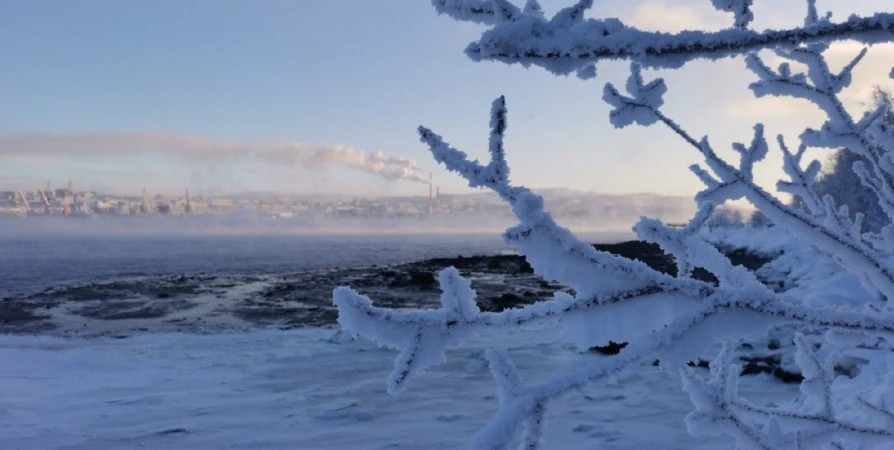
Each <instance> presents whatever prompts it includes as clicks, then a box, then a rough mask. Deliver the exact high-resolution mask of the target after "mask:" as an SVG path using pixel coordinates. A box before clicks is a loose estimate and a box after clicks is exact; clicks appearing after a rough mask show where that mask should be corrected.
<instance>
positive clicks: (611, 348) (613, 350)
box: [590, 341, 627, 355]
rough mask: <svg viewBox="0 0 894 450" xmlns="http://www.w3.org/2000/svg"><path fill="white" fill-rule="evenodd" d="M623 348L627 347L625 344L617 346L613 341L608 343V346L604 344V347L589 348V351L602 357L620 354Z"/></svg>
mask: <svg viewBox="0 0 894 450" xmlns="http://www.w3.org/2000/svg"><path fill="white" fill-rule="evenodd" d="M624 347H627V343H626V342H621V343H620V344H619V343H617V342H614V341H609V342H608V344H606V345H596V346H593V347H590V351H591V352H596V353H600V354H603V355H617V354H618V353H621V350H623V349H624Z"/></svg>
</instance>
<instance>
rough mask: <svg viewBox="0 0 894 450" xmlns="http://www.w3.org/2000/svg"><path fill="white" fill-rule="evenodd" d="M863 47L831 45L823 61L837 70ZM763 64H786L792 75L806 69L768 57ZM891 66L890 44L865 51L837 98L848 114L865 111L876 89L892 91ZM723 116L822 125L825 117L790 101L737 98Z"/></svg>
mask: <svg viewBox="0 0 894 450" xmlns="http://www.w3.org/2000/svg"><path fill="white" fill-rule="evenodd" d="M862 48H863V46H862V45H861V44H859V43H857V42H852V41H848V42H842V43H836V44H834V45H832V46H831V47H830V48H829V50H827V51H826V53H825V56H826V61H827V62H828V64H829V67H830V68H831V69H832V70H833V71H838V70H841V68H842V67H844V66H845V65H846V64H848V63H849V62H850V61H851V60H852V59H853V58H854V57H855V56H856V55H857V54H859V53H860V50H861V49H862ZM764 62H765V63H766V64H767V65H768V66H770V67H771V68H774V69H775V68H777V67H778V66H779V64H780V63H783V62H788V63H790V65H791V66H792V69H793V70H794V71H804V70H806V67H804V66H803V65H801V64H799V63H795V62H793V61H791V60H787V59H784V58H782V57H779V56H776V55H775V54H770V55H768V56H766V57H764ZM891 64H894V44H883V45H876V46H873V47H871V48H870V49H869V51H868V53H867V54H866V56H865V57H864V58H863V60H862V61H861V62H860V64H858V65H857V67H856V68H855V69H854V72H853V80H852V82H851V85H850V86H849V87H847V88H845V89H844V90H843V91H842V92H841V94H840V95H839V98H840V99H841V101H842V102H844V105H845V107H847V108H848V109H849V110H850V112H851V113H852V114H854V115H859V114H861V112H862V111H863V110H865V109H866V108H867V104H868V103H869V102H870V101H871V99H872V92H873V90H874V89H875V87H876V86H881V87H883V88H888V89H894V80H891V79H890V78H889V77H888V74H889V71H890V70H891V68H890V66H891ZM725 113H726V116H727V117H729V118H731V119H739V120H752V121H757V120H767V119H779V118H787V119H796V120H797V121H803V122H817V121H819V122H822V121H823V119H824V117H825V115H824V114H823V113H822V112H821V111H820V110H819V109H818V108H817V107H816V106H814V105H813V104H812V103H810V102H808V101H806V100H802V99H797V98H793V97H763V98H760V99H758V98H755V97H753V96H752V97H750V98H741V99H736V100H733V101H731V102H729V103H728V104H727V107H726V109H725Z"/></svg>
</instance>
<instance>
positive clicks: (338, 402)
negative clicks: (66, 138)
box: [0, 329, 797, 450]
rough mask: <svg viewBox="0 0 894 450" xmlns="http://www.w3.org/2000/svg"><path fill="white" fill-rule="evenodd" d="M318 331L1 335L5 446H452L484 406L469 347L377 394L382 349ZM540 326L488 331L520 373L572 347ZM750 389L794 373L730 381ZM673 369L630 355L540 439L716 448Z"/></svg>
mask: <svg viewBox="0 0 894 450" xmlns="http://www.w3.org/2000/svg"><path fill="white" fill-rule="evenodd" d="M333 333H334V332H333V331H332V330H320V329H311V330H301V331H279V330H275V331H274V330H262V331H254V332H248V333H233V334H210V335H190V334H144V335H139V336H135V337H132V338H127V339H107V338H101V339H62V338H50V337H23V336H0V361H3V363H2V364H0V443H2V445H0V448H3V449H70V450H74V449H85V450H86V449H91V450H93V449H98V450H101V449H132V448H133V449H135V448H178V449H237V448H239V449H253V450H259V449H386V448H387V449H456V448H465V447H466V445H467V442H468V440H469V438H470V436H471V435H472V434H473V433H475V432H476V431H477V430H479V429H480V428H481V427H483V426H484V425H485V424H486V423H487V421H488V420H489V419H490V417H491V415H492V414H493V413H494V412H495V410H496V406H497V404H496V399H495V398H494V392H495V390H494V385H493V381H492V379H491V376H490V374H489V372H488V369H487V363H486V362H485V361H484V360H483V359H482V357H481V350H480V348H476V346H475V344H472V345H471V346H470V347H468V348H464V349H460V350H457V351H454V352H451V353H450V354H449V356H448V360H447V363H446V364H443V365H441V366H438V367H435V368H434V369H433V370H432V371H430V372H428V373H426V374H424V375H422V376H421V377H419V378H417V379H415V380H414V381H413V382H412V385H411V386H410V388H409V389H408V390H407V391H406V392H405V393H404V394H402V395H400V396H391V395H388V394H386V393H385V379H386V377H387V375H388V372H389V371H390V370H391V368H392V364H393V359H394V356H395V352H393V351H390V350H385V349H379V348H376V347H375V346H372V345H371V344H370V343H369V342H368V341H365V340H355V341H350V340H344V339H331V338H332V336H333ZM545 335H549V333H548V329H547V333H546V334H544V332H543V330H541V331H537V330H527V331H517V332H513V333H511V334H509V335H504V336H502V337H499V338H497V337H496V336H493V337H488V336H485V337H482V338H481V339H480V340H478V341H476V342H477V343H478V344H479V345H480V344H482V343H488V344H492V343H493V342H494V339H498V341H496V342H497V343H498V344H500V345H501V346H503V347H506V348H509V349H510V352H511V353H512V354H513V356H514V357H515V358H516V359H515V361H516V363H517V364H518V366H519V370H520V372H521V373H522V374H523V376H525V377H526V379H528V380H530V381H536V380H543V379H545V378H546V377H547V376H548V375H549V373H551V372H552V371H556V370H560V369H567V368H569V367H570V366H572V365H574V364H576V363H579V362H580V361H581V359H587V358H602V357H603V356H598V355H595V354H584V355H581V354H578V353H576V352H574V351H573V350H572V349H571V348H570V347H568V346H567V345H564V344H560V343H557V342H554V341H552V340H549V339H548V340H547V343H541V344H538V343H537V341H538V340H540V339H543V337H544V336H545ZM743 382H744V386H743V391H744V393H745V394H746V395H751V394H754V395H756V396H757V397H753V396H752V397H753V398H756V400H758V401H760V400H762V399H769V398H772V399H774V400H776V401H778V400H780V399H782V398H793V397H794V396H795V395H796V394H797V387H796V385H784V384H782V383H779V382H777V381H773V380H772V379H771V378H769V377H765V376H758V377H747V378H745V379H744V380H743ZM691 409H692V406H691V403H690V402H689V399H688V397H687V396H686V394H685V393H684V392H683V391H682V389H681V385H680V380H679V379H678V378H676V377H669V376H667V374H664V373H660V372H659V371H658V368H656V367H652V366H649V367H643V368H640V369H637V370H635V371H631V372H629V373H627V374H625V375H624V376H621V377H618V378H617V379H616V380H613V381H612V382H610V383H607V384H600V383H595V384H593V385H591V386H590V387H588V388H586V389H585V390H583V391H581V392H579V393H575V394H572V395H570V396H568V397H567V398H564V399H562V400H561V401H559V402H556V403H554V405H553V407H552V408H551V414H550V415H549V418H548V420H549V421H550V426H549V431H548V434H547V437H548V442H547V444H548V447H549V448H561V449H571V448H594V447H595V446H596V445H597V444H598V445H600V447H599V448H602V449H644V450H645V449H650V450H652V449H655V450H671V449H717V448H727V447H728V446H729V443H728V442H726V441H720V440H712V439H704V438H693V437H690V436H689V435H688V434H687V432H686V427H685V425H684V423H683V418H684V416H685V415H686V414H687V413H688V412H689V411H690V410H691Z"/></svg>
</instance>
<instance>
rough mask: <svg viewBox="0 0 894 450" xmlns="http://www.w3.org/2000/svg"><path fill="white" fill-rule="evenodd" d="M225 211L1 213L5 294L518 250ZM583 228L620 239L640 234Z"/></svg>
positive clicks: (412, 227) (399, 230)
mask: <svg viewBox="0 0 894 450" xmlns="http://www.w3.org/2000/svg"><path fill="white" fill-rule="evenodd" d="M219 219H220V218H185V217H184V218H180V217H168V218H163V217H157V218H146V217H144V218H129V219H125V218H113V217H90V218H84V219H72V218H55V217H29V218H3V219H0V255H2V260H3V264H0V297H7V296H11V295H17V294H24V293H32V292H36V291H39V290H43V289H47V288H52V287H55V286H60V285H72V284H85V283H93V282H108V281H113V280H116V279H122V278H132V277H151V276H160V275H195V274H214V275H276V274H283V273H291V272H298V271H306V270H319V269H326V268H335V267H341V268H345V267H369V266H373V265H378V266H382V265H388V264H397V263H404V262H411V261H417V260H420V259H426V258H434V257H455V256H458V255H462V256H472V255H487V254H498V253H501V252H512V251H513V250H512V249H511V248H510V247H508V246H506V245H505V244H504V243H503V241H502V238H501V232H502V231H503V229H498V228H497V227H495V226H494V227H493V228H494V229H493V230H491V231H487V232H483V231H479V232H468V231H466V232H462V231H460V230H459V229H453V231H452V232H439V231H437V230H439V229H445V228H444V226H443V224H441V225H439V226H436V224H430V225H431V226H430V227H429V229H426V227H425V224H422V223H418V222H419V221H415V222H416V223H404V222H413V221H411V220H405V221H398V220H394V221H390V222H389V223H391V224H392V225H393V226H394V228H391V229H388V228H382V227H376V228H372V227H364V226H362V225H361V224H360V223H352V222H354V221H355V219H352V220H348V221H342V222H343V224H342V227H341V228H338V227H336V226H335V225H336V224H334V223H332V224H330V223H323V224H316V225H317V226H316V227H312V226H306V227H303V228H302V227H294V226H293V227H289V226H285V225H282V224H276V223H273V224H270V223H264V222H262V221H260V220H248V219H246V220H244V221H241V222H240V221H225V220H219ZM357 220H359V219H357ZM382 221H385V219H382ZM344 223H346V224H347V225H345V224H344ZM367 225H369V224H367ZM439 227H440V228H439ZM582 237H583V238H585V239H587V240H589V241H591V242H617V241H621V240H626V239H630V238H632V234H631V233H623V232H620V233H619V232H607V233H606V232H602V233H600V232H596V233H583V234H582Z"/></svg>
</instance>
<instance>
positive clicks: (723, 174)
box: [603, 63, 894, 299]
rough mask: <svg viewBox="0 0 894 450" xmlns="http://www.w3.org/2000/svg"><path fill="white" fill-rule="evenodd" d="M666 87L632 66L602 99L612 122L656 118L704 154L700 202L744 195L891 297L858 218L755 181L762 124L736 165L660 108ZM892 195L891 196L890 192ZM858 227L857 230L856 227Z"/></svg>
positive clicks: (891, 277)
mask: <svg viewBox="0 0 894 450" xmlns="http://www.w3.org/2000/svg"><path fill="white" fill-rule="evenodd" d="M665 91H666V87H665V84H664V81H663V80H662V79H660V78H659V79H656V80H653V81H651V82H649V83H645V82H644V81H643V78H642V74H641V68H640V65H639V64H636V63H634V64H632V65H631V75H630V77H629V78H628V80H627V92H628V94H629V96H625V95H623V94H621V93H620V92H619V91H618V90H617V89H616V88H615V87H614V86H613V85H612V84H611V83H609V84H606V86H605V90H604V95H603V99H604V100H605V101H606V102H607V103H609V104H610V105H612V106H613V107H614V109H613V110H612V111H611V113H610V114H609V119H610V120H611V123H612V124H613V125H614V126H615V127H618V128H623V127H626V126H628V125H630V124H633V123H637V124H640V125H644V126H648V125H651V124H654V123H656V122H661V123H663V124H664V125H666V126H667V127H668V128H670V129H671V130H673V131H674V132H675V133H676V134H678V135H679V136H681V137H682V138H683V140H685V141H686V142H688V143H689V144H690V145H692V146H693V147H695V148H696V150H698V151H699V152H700V153H701V154H702V155H703V156H704V158H705V163H706V165H707V166H708V168H709V169H710V170H711V172H713V175H712V174H710V173H708V172H707V171H705V170H704V169H702V168H700V167H696V168H695V169H694V170H693V171H694V172H695V173H696V174H697V175H698V176H699V178H700V179H701V180H702V181H703V182H704V184H705V186H706V189H705V190H704V191H702V192H701V193H699V195H698V196H697V197H696V199H697V200H698V201H699V202H705V201H710V202H713V203H717V204H719V203H723V202H725V201H727V200H736V199H739V198H743V197H744V198H746V199H748V200H749V201H750V202H751V203H752V204H753V205H754V206H755V207H757V208H758V209H759V210H760V211H761V212H763V213H764V214H766V215H767V217H769V218H770V219H771V220H772V221H773V223H775V224H777V225H779V226H781V227H783V228H785V229H786V230H788V231H790V232H791V233H792V234H793V235H796V236H799V238H801V239H804V240H806V241H808V242H810V243H811V244H813V245H815V246H817V247H818V248H820V249H822V250H823V251H825V252H827V253H829V254H831V255H836V256H837V257H838V258H839V259H840V261H841V262H842V263H843V264H844V265H846V266H847V267H848V269H850V270H852V271H854V272H855V273H856V274H858V275H859V276H860V278H861V280H862V281H864V282H866V283H868V284H869V285H870V286H871V287H872V288H873V289H875V290H877V291H879V292H881V293H882V294H883V295H885V297H887V298H889V299H894V272H892V270H891V268H890V266H889V265H888V263H887V262H886V261H885V260H884V258H883V257H882V256H881V255H879V254H878V253H877V252H876V251H875V250H874V249H872V248H870V247H869V246H868V245H866V243H865V242H863V241H862V237H861V235H860V233H859V220H858V221H857V222H856V223H854V222H851V221H850V219H849V218H847V214H846V210H845V211H844V212H843V213H844V214H842V212H841V211H838V210H836V209H835V208H834V204H832V203H829V202H826V203H825V204H824V207H825V209H826V212H827V214H826V215H825V217H826V218H827V219H826V220H822V221H820V220H819V219H818V218H816V217H813V216H811V215H808V214H805V213H803V212H801V211H797V210H793V209H791V208H789V207H788V206H787V205H785V204H783V203H782V202H780V201H779V200H778V199H777V198H775V197H774V196H773V195H771V194H770V193H769V192H767V191H765V190H764V189H763V188H761V187H760V186H758V185H757V184H756V183H755V182H754V175H753V167H754V163H756V162H758V161H760V160H762V159H763V158H764V157H765V156H766V154H767V150H768V147H767V143H766V139H765V138H764V135H763V125H761V124H758V125H756V126H755V128H754V131H755V133H754V139H753V140H752V142H751V144H750V146H749V147H745V146H744V145H743V144H739V143H737V144H735V145H734V147H733V148H734V149H735V150H736V151H737V152H738V153H739V154H740V155H741V161H740V162H739V167H735V166H733V165H731V164H729V163H727V162H726V161H724V160H723V159H722V158H720V156H718V155H717V153H716V152H715V151H714V149H713V148H712V147H711V145H710V143H709V142H708V139H707V137H705V138H702V139H701V140H696V139H695V138H694V137H692V136H691V135H690V134H689V133H687V132H686V131H685V130H684V129H683V128H682V127H681V126H680V125H678V124H677V123H676V122H674V121H673V120H671V119H670V118H669V117H667V116H665V115H664V114H662V113H661V111H660V110H659V108H660V107H661V105H662V104H663V99H662V98H661V96H662V95H663V93H664V92H665ZM891 198H892V199H894V196H892V197H891ZM855 229H857V232H855Z"/></svg>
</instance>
